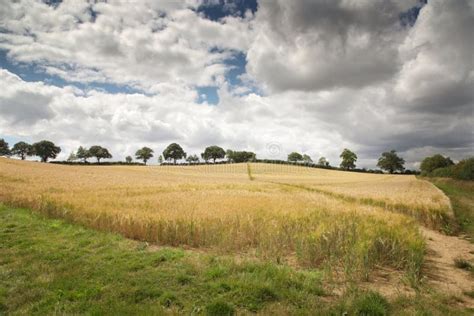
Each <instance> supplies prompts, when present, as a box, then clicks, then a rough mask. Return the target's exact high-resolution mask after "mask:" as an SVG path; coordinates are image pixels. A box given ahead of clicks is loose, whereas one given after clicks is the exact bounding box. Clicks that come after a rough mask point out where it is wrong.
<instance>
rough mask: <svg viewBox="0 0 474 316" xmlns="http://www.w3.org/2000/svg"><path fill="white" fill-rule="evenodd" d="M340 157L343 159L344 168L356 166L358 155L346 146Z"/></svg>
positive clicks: (342, 166)
mask: <svg viewBox="0 0 474 316" xmlns="http://www.w3.org/2000/svg"><path fill="white" fill-rule="evenodd" d="M339 157H341V159H342V161H341V165H340V166H341V168H342V169H346V170H349V169H354V168H355V167H356V165H355V162H356V161H357V155H356V154H355V153H354V152H352V151H350V150H349V149H347V148H345V149H344V150H343V151H342V153H341V155H340V156H339Z"/></svg>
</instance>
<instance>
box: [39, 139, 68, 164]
mask: <svg viewBox="0 0 474 316" xmlns="http://www.w3.org/2000/svg"><path fill="white" fill-rule="evenodd" d="M33 150H34V152H35V155H36V156H38V157H40V158H41V162H47V161H48V159H49V158H51V159H54V158H56V157H57V156H58V154H59V153H60V152H61V148H60V147H58V146H56V145H55V144H54V143H53V142H51V141H49V140H42V141H40V142H37V143H34V144H33Z"/></svg>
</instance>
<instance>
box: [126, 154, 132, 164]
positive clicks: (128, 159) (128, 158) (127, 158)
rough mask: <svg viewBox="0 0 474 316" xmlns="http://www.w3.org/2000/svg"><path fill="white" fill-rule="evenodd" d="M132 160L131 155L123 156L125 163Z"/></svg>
mask: <svg viewBox="0 0 474 316" xmlns="http://www.w3.org/2000/svg"><path fill="white" fill-rule="evenodd" d="M132 160H133V158H132V156H127V157H125V162H126V163H132Z"/></svg>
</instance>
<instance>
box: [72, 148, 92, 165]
mask: <svg viewBox="0 0 474 316" xmlns="http://www.w3.org/2000/svg"><path fill="white" fill-rule="evenodd" d="M76 157H77V158H78V159H82V161H83V162H87V158H90V157H91V153H90V152H89V150H88V149H87V148H84V147H82V146H79V148H78V149H77V152H76Z"/></svg>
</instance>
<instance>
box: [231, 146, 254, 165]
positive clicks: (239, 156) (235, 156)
mask: <svg viewBox="0 0 474 316" xmlns="http://www.w3.org/2000/svg"><path fill="white" fill-rule="evenodd" d="M226 157H227V159H228V160H229V161H231V162H235V163H240V162H247V161H255V159H257V156H256V155H255V153H253V152H251V151H234V150H231V149H228V150H227V151H226Z"/></svg>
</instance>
